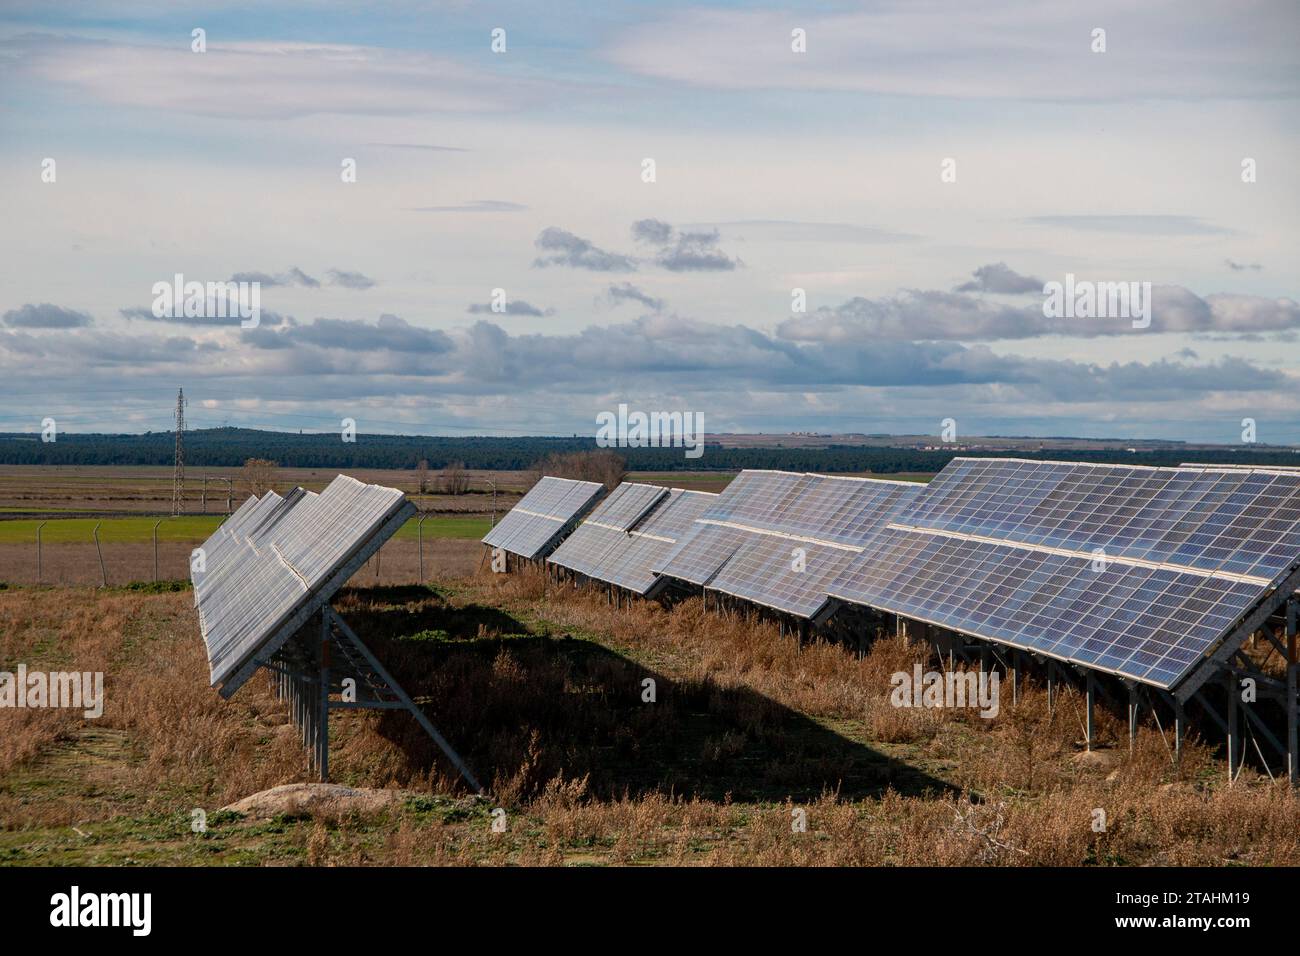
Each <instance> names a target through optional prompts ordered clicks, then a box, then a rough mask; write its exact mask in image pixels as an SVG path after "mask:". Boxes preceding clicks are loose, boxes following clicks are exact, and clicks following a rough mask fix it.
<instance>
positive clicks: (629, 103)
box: [0, 0, 1300, 444]
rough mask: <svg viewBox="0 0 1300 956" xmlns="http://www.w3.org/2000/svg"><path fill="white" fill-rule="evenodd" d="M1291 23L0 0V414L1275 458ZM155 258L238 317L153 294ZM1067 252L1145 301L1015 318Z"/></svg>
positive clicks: (911, 10)
mask: <svg viewBox="0 0 1300 956" xmlns="http://www.w3.org/2000/svg"><path fill="white" fill-rule="evenodd" d="M196 30H201V31H203V32H202V34H200V35H199V36H200V37H201V38H202V43H200V42H199V41H198V40H196V35H195V31H196ZM1297 40H1300V7H1298V6H1297V5H1296V4H1295V3H1294V2H1259V0H1241V2H1236V3H1232V4H1227V3H1205V2H1201V0H1178V2H1172V0H1151V2H1146V3H1143V4H1141V5H1136V4H1132V3H1129V2H1124V3H1115V2H1108V0H1101V2H1095V3H1089V4H1077V3H1056V2H1041V3H1032V4H1030V3H1025V4H1021V3H1003V2H997V0H993V2H988V3H979V4H975V3H970V2H968V0H910V2H897V3H895V2H887V3H835V2H831V3H826V2H819V3H815V4H787V5H784V6H779V7H778V6H767V5H763V4H761V3H747V4H739V3H718V4H710V5H707V6H704V5H695V4H682V3H674V2H671V0H669V2H654V3H648V2H647V3H640V2H636V3H633V2H617V0H611V2H609V3H601V4H591V3H585V4H583V3H575V2H567V0H559V2H548V3H546V4H523V3H521V4H509V3H486V2H450V3H439V2H403V0H379V2H374V3H367V4H364V5H362V4H353V5H349V4H342V3H333V2H328V0H315V2H299V3H282V2H278V3H259V4H250V3H222V2H215V0H208V2H189V0H169V2H167V3H165V4H164V3H142V2H135V0H87V2H81V3H76V4H62V5H60V4H49V3H25V2H13V0H0V251H2V252H3V257H4V261H5V268H4V269H3V270H0V430H6V431H20V432H32V433H36V432H39V431H40V430H41V428H42V421H43V420H44V419H46V418H54V419H55V421H56V422H57V423H58V428H59V429H60V430H61V431H71V432H89V431H99V432H139V431H146V430H162V429H168V428H170V427H171V420H172V410H173V406H174V402H175V393H176V389H177V387H178V386H183V387H184V389H185V394H186V396H187V399H188V401H189V407H188V413H187V414H188V421H189V424H190V426H191V427H211V426H219V425H225V424H229V425H241V426H249V427H261V428H285V429H303V430H306V431H331V430H337V429H339V428H340V424H341V422H342V420H343V419H344V418H349V419H352V420H354V421H355V422H356V427H357V430H358V431H360V432H362V433H366V432H389V433H398V432H405V433H420V434H444V435H467V434H484V435H520V434H528V435H539V434H563V435H568V434H577V435H586V434H591V435H594V434H595V431H596V422H597V416H598V415H599V414H600V413H601V412H604V411H610V410H614V409H617V407H618V406H619V405H620V404H626V405H628V406H629V408H630V409H633V410H642V411H645V412H655V411H681V412H690V413H695V414H697V415H700V416H702V420H703V423H704V427H705V429H706V430H707V431H709V432H759V431H767V432H775V431H781V432H784V431H816V432H866V433H885V432H892V433H909V434H934V435H936V436H938V435H939V434H940V432H941V429H942V428H943V423H944V421H945V420H946V419H951V420H953V422H954V423H955V428H956V432H957V434H958V436H962V435H982V434H983V435H987V434H999V435H1038V436H1049V435H1050V436H1062V435H1073V436H1081V437H1133V438H1163V439H1181V440H1188V441H1211V442H1222V443H1226V444H1236V443H1240V442H1242V441H1243V435H1244V434H1245V433H1246V428H1245V427H1244V425H1243V423H1244V421H1245V420H1247V419H1249V420H1250V421H1251V422H1253V423H1254V428H1253V433H1254V437H1255V439H1256V440H1257V441H1259V442H1266V443H1300V335H1298V333H1300V305H1298V304H1297V301H1296V299H1297V287H1296V276H1297V265H1300V261H1298V260H1300V225H1298V222H1300V220H1298V214H1300V186H1298V185H1297V173H1300V150H1298V149H1297V146H1298V145H1300V143H1298V137H1297V120H1298V119H1300V111H1298V110H1297V102H1296V100H1297V95H1298V94H1300V52H1298V51H1300V44H1298V43H1297ZM196 47H202V49H201V50H198V49H196ZM352 169H354V170H355V176H354V177H351V176H349V172H350V170H352ZM651 172H652V173H653V175H651ZM349 179H354V181H348V180H349ZM176 274H181V275H183V276H184V277H185V279H186V280H192V281H200V282H208V281H215V282H220V281H226V280H231V279H244V280H246V281H257V282H259V283H260V289H261V315H260V320H259V324H258V326H257V327H256V328H247V329H246V328H241V327H240V325H239V324H238V322H237V321H226V320H219V319H211V318H203V317H192V318H188V319H187V318H184V317H180V318H171V317H165V318H161V319H160V318H157V317H155V315H154V313H153V311H152V309H151V305H152V303H153V300H154V293H153V286H154V284H155V283H158V282H160V281H163V282H170V281H172V278H173V276H174V275H176ZM1067 276H1073V277H1074V280H1073V281H1077V282H1084V283H1138V284H1139V286H1138V288H1139V289H1141V288H1143V286H1142V285H1141V284H1142V283H1149V284H1150V285H1149V287H1148V288H1149V289H1150V290H1151V291H1150V300H1149V301H1150V306H1151V307H1150V314H1149V320H1150V321H1149V323H1145V324H1144V323H1143V322H1142V321H1141V320H1140V319H1132V320H1131V319H1130V317H1129V316H1127V315H1121V316H1118V317H1117V316H1114V315H1110V316H1078V315H1076V316H1052V317H1048V316H1046V315H1045V314H1044V304H1045V301H1047V299H1048V296H1047V295H1046V294H1045V291H1044V289H1045V286H1046V285H1047V284H1048V283H1053V282H1057V283H1062V284H1064V283H1065V282H1066V281H1067ZM494 306H495V308H494Z"/></svg>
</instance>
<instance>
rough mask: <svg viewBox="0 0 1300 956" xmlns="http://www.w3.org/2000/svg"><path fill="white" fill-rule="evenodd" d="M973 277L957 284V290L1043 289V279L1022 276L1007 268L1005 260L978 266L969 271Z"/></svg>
mask: <svg viewBox="0 0 1300 956" xmlns="http://www.w3.org/2000/svg"><path fill="white" fill-rule="evenodd" d="M971 275H973V276H974V277H975V278H974V279H973V280H972V281H970V282H965V283H963V284H962V285H959V286H957V289H956V291H957V292H993V293H996V294H999V295H1020V294H1022V293H1025V292H1037V293H1042V291H1043V284H1044V283H1043V280H1042V279H1035V278H1033V277H1032V276H1022V275H1021V274H1020V273H1018V272H1013V271H1012V270H1011V269H1009V268H1007V264H1006V263H1005V262H995V263H993V264H991V265H987V266H980V267H979V268H978V269H976V270H975V271H974V272H972V273H971Z"/></svg>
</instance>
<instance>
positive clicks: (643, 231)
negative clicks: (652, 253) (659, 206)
mask: <svg viewBox="0 0 1300 956" xmlns="http://www.w3.org/2000/svg"><path fill="white" fill-rule="evenodd" d="M672 237H673V227H672V226H670V225H669V224H668V223H666V222H661V221H660V220H658V219H638V220H637V221H636V222H634V223H632V238H633V239H635V240H637V242H652V243H654V244H655V245H658V246H662V245H664V244H665V243H667V242H668V241H669V240H671V239H672Z"/></svg>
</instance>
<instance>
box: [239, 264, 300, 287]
mask: <svg viewBox="0 0 1300 956" xmlns="http://www.w3.org/2000/svg"><path fill="white" fill-rule="evenodd" d="M230 281H231V282H256V283H258V284H259V285H263V286H266V287H267V288H272V289H273V288H275V287H276V286H289V285H297V286H302V287H304V288H307V289H319V288H320V280H319V279H317V278H314V277H313V276H309V275H307V273H305V272H303V271H302V270H301V269H299V268H298V267H297V266H293V267H291V268H290V269H288V270H287V271H285V272H281V273H278V274H275V275H273V274H271V273H269V272H236V273H235V274H234V275H232V276H231V277H230Z"/></svg>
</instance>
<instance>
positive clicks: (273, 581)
mask: <svg viewBox="0 0 1300 956" xmlns="http://www.w3.org/2000/svg"><path fill="white" fill-rule="evenodd" d="M414 513H415V506H414V505H412V504H410V503H409V502H408V501H406V498H405V496H404V495H403V494H402V492H400V491H398V490H396V489H394V488H384V487H381V486H379V485H367V484H364V483H362V482H360V481H357V480H356V479H354V478H350V477H348V476H346V475H339V476H338V477H337V478H335V479H334V481H332V482H331V483H330V484H329V486H328V487H327V488H326V489H325V490H324V491H323V492H321V493H320V494H319V495H317V494H312V493H311V492H304V491H303V490H302V489H300V488H299V489H295V490H294V491H293V492H291V493H290V494H288V495H286V496H284V497H281V496H280V495H277V494H276V493H275V492H268V493H267V494H265V495H263V496H262V497H261V498H250V499H249V500H248V501H246V502H245V503H244V504H243V505H241V506H240V508H239V509H238V511H236V512H235V514H234V515H232V516H231V517H230V519H228V520H227V521H226V522H225V523H224V524H223V525H222V526H221V527H220V528H218V529H217V531H216V532H215V533H214V534H213V535H212V536H211V537H210V538H208V540H207V541H205V542H204V543H203V545H202V546H201V547H202V553H203V559H204V560H203V562H202V565H201V567H196V568H195V569H194V570H193V571H192V572H191V577H192V579H193V581H194V594H195V603H196V605H197V607H198V612H199V626H200V629H201V631H202V634H203V641H204V644H205V646H206V647H207V652H208V664H209V670H210V674H211V680H212V685H213V686H214V687H215V686H218V685H220V686H221V694H222V696H223V697H229V696H230V695H231V694H233V693H234V692H235V691H236V690H238V689H239V688H240V687H241V686H242V685H243V684H244V682H245V681H247V679H248V678H249V677H250V676H251V675H252V674H253V672H254V671H255V670H256V669H257V667H258V666H260V665H261V664H262V663H265V662H266V661H268V660H269V659H270V658H271V657H272V656H273V655H274V654H275V652H276V651H277V650H278V649H279V647H280V646H282V645H283V644H284V642H285V641H287V640H288V639H289V638H290V637H292V636H293V634H294V633H295V632H296V631H297V630H298V629H299V627H301V625H302V624H303V623H305V622H306V620H307V619H308V618H309V617H310V616H311V614H312V613H314V612H315V611H316V610H318V609H319V608H320V607H321V606H322V605H323V604H324V603H325V602H327V601H328V600H329V598H330V597H331V596H332V595H333V593H334V592H335V591H336V590H337V589H338V588H339V587H341V586H342V585H343V584H344V583H346V581H347V579H348V578H349V577H351V575H352V573H354V572H355V570H356V568H357V567H359V566H360V563H361V562H363V561H364V560H365V559H366V558H368V557H369V556H370V555H371V554H373V553H374V552H375V551H376V550H378V548H379V546H380V545H382V544H383V542H384V541H385V540H387V539H388V537H389V536H391V535H392V534H393V532H395V531H396V530H397V529H398V528H399V527H401V525H402V523H403V522H405V520H406V519H407V518H408V517H410V516H411V515H413V514H414Z"/></svg>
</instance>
